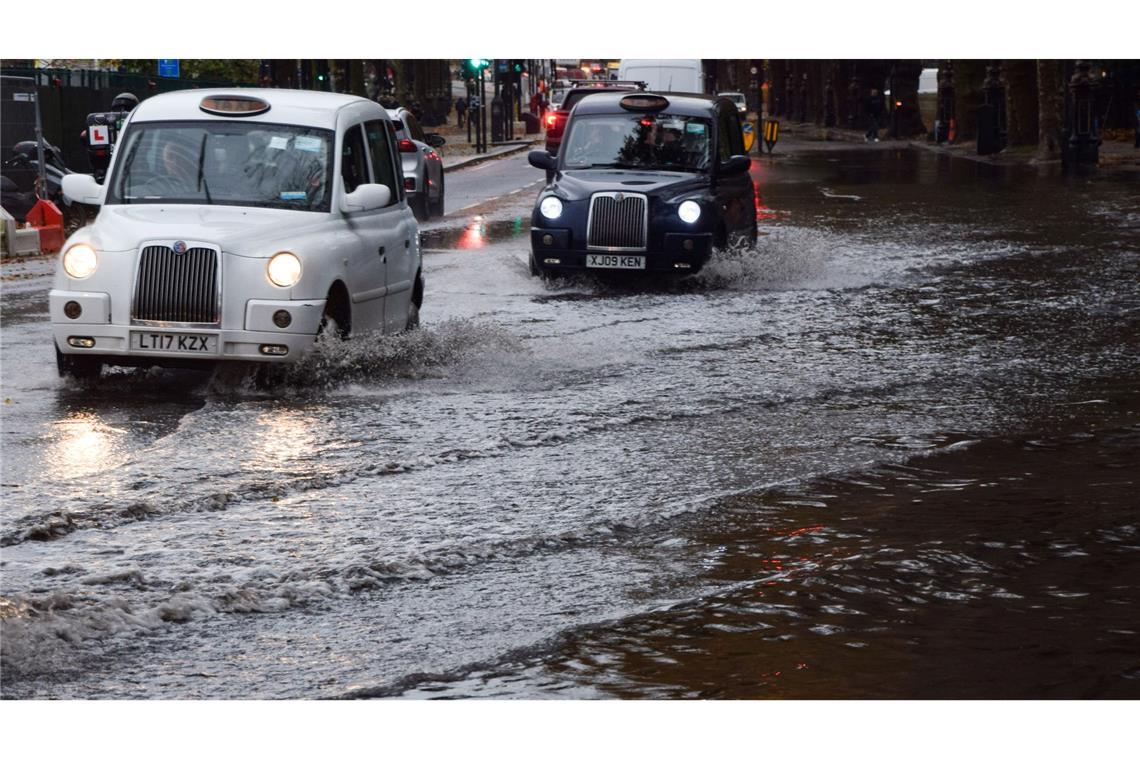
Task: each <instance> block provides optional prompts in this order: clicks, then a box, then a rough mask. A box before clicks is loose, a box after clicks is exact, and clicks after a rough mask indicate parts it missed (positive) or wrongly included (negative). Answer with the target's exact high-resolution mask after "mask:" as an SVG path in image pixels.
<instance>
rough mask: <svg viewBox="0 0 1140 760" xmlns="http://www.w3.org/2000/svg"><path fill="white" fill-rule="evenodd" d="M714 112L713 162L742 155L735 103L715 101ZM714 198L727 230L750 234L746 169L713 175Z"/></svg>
mask: <svg viewBox="0 0 1140 760" xmlns="http://www.w3.org/2000/svg"><path fill="white" fill-rule="evenodd" d="M716 116H717V162H718V163H719V164H723V163H724V162H726V161H728V159H729V158H731V157H732V156H740V155H745V153H744V135H743V134H742V133H741V130H740V119H739V118H738V117H737V115H736V107H735V106H731V107H728V106H726V105H725V104H724V103H718V105H717V109H716ZM717 201H718V203H719V204H720V206H721V208H722V209H723V212H724V216H725V227H726V228H727V230H728V231H729V232H730V233H737V234H743V235H750V234H751V225H752V224H753V222H754V221H755V204H754V202H753V193H752V178H751V177H750V176H749V174H748V172H743V173H741V174H737V175H735V176H731V177H725V176H723V175H722V176H719V177H717Z"/></svg>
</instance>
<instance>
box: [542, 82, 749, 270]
mask: <svg viewBox="0 0 1140 760" xmlns="http://www.w3.org/2000/svg"><path fill="white" fill-rule="evenodd" d="M529 159H530V163H531V165H532V166H535V167H536V168H539V169H545V170H546V171H548V172H552V173H553V174H554V180H553V181H552V182H551V183H549V184H548V185H547V186H546V187H545V188H544V189H543V190H542V191H541V192H540V193H539V195H538V199H537V200H536V202H535V205H534V211H533V213H532V215H531V255H530V270H531V273H532V274H535V275H547V274H551V273H557V272H570V271H585V270H603V271H604V270H635V271H639V272H644V271H650V272H659V273H674V274H692V273H695V272H697V271H699V270H700V269H701V267H703V266H704V265H705V263H707V262H708V260H709V257H710V256H711V254H712V251H713V248H714V247H723V246H725V245H727V244H728V243H730V242H735V241H737V240H745V241H750V242H754V241H755V240H756V204H755V194H754V190H753V186H752V180H751V178H750V177H749V174H748V169H749V167H750V165H751V160H750V159H749V158H748V156H747V155H745V153H744V142H743V136H742V134H741V128H740V118H739V117H738V116H737V112H736V106H735V105H733V103H732V102H731V101H729V100H727V99H725V98H712V97H708V96H688V95H687V96H678V95H663V94H660V93H642V92H635V93H629V92H625V93H601V94H597V95H594V96H591V97H589V98H587V99H586V100H584V101H582V102H581V103H579V104H578V105H577V107H575V109H574V113H573V115H571V117H570V122H569V124H568V125H567V130H566V138H565V140H564V141H563V143H562V147H561V149H560V150H559V153H558V156H557V157H552V156H551V155H550V154H549V153H547V152H546V151H532V152H531V153H530V156H529Z"/></svg>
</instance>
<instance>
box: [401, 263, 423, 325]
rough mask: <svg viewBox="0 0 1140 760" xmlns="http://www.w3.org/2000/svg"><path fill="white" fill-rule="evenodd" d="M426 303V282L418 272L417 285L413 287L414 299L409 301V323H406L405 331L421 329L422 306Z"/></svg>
mask: <svg viewBox="0 0 1140 760" xmlns="http://www.w3.org/2000/svg"><path fill="white" fill-rule="evenodd" d="M423 302H424V281H423V278H422V277H420V273H419V272H416V283H415V285H413V286H412V298H411V300H410V301H408V321H407V322H406V323H404V331H405V332H407V331H409V330H418V329H419V327H420V306H422V305H423Z"/></svg>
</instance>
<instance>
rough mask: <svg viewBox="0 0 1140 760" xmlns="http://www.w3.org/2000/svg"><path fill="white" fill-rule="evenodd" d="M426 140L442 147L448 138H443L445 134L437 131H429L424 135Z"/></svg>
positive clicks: (431, 144) (434, 146)
mask: <svg viewBox="0 0 1140 760" xmlns="http://www.w3.org/2000/svg"><path fill="white" fill-rule="evenodd" d="M424 142H426V143H427V144H428V145H430V146H431V147H433V148H442V147H443V146H444V145H445V144H446V143H447V140H445V139H444V138H443V135H441V134H439V133H437V132H428V133H427V134H426V135H424Z"/></svg>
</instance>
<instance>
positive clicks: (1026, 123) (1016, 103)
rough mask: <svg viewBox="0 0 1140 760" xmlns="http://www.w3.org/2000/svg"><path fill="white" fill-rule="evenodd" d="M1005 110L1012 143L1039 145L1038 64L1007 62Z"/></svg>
mask: <svg viewBox="0 0 1140 760" xmlns="http://www.w3.org/2000/svg"><path fill="white" fill-rule="evenodd" d="M1004 66H1005V113H1006V130H1007V135H1008V137H1007V139H1008V141H1009V144H1010V145H1036V144H1037V131H1038V127H1037V64H1036V63H1035V62H1034V61H1005V63H1004Z"/></svg>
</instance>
